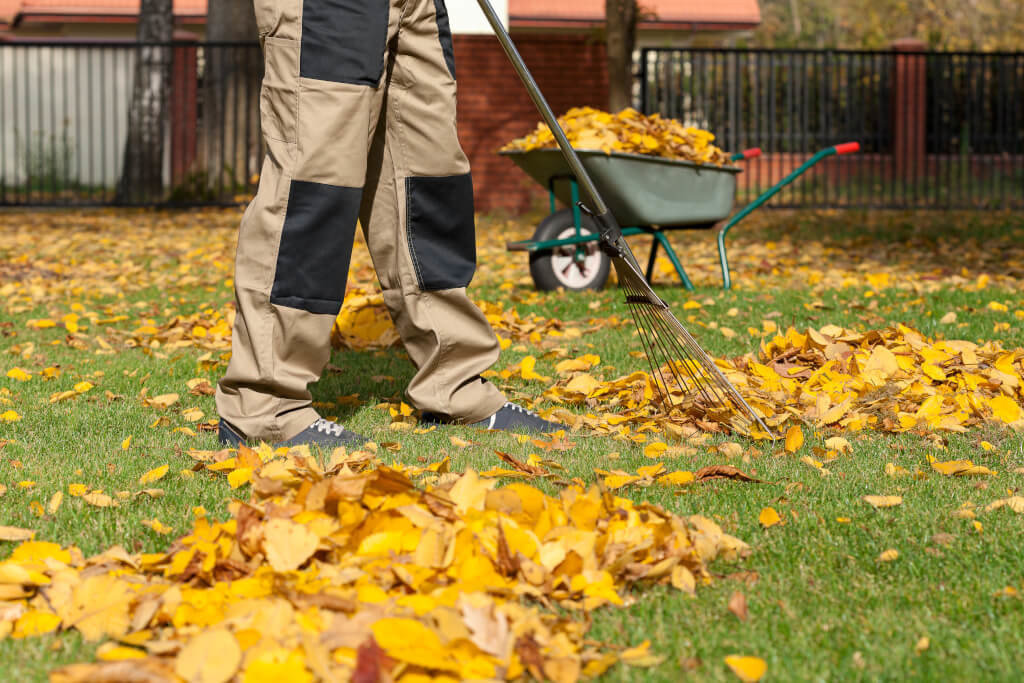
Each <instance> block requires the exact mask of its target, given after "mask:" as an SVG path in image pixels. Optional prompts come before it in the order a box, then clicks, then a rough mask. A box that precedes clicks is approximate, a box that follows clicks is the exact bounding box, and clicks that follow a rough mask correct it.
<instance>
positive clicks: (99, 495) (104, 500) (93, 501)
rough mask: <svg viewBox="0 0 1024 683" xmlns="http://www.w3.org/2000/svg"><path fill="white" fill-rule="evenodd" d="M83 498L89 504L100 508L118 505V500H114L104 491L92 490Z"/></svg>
mask: <svg viewBox="0 0 1024 683" xmlns="http://www.w3.org/2000/svg"><path fill="white" fill-rule="evenodd" d="M82 500H84V501H85V502H86V503H88V504H89V505H92V506H94V507H98V508H109V507H117V506H118V502H117V501H116V500H114V499H113V498H111V497H110V496H108V495H107V494H105V493H103V492H102V491H92V492H90V493H87V494H85V495H84V496H82Z"/></svg>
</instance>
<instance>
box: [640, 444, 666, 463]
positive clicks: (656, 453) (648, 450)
mask: <svg viewBox="0 0 1024 683" xmlns="http://www.w3.org/2000/svg"><path fill="white" fill-rule="evenodd" d="M667 450H668V444H666V443H662V442H660V441H655V442H653V443H649V444H647V446H645V447H644V456H645V457H648V458H652V459H655V460H657V459H658V458H660V457H661V456H662V455H663V454H664V453H665V451H667Z"/></svg>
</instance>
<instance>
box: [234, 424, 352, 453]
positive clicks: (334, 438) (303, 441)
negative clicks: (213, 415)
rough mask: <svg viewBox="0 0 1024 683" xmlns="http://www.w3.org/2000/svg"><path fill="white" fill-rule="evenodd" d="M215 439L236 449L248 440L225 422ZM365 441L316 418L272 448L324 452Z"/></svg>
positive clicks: (337, 425)
mask: <svg viewBox="0 0 1024 683" xmlns="http://www.w3.org/2000/svg"><path fill="white" fill-rule="evenodd" d="M217 437H218V438H219V439H220V442H221V444H223V445H225V446H231V447H235V448H237V447H238V446H239V445H241V444H243V443H246V442H247V441H248V440H247V439H246V438H245V437H244V436H242V433H241V432H240V431H239V430H237V429H235V427H234V425H232V424H230V423H228V422H227V421H226V420H223V419H222V420H221V421H220V427H219V428H218V430H217ZM366 442H367V439H366V438H364V437H362V436H360V435H359V434H356V433H355V432H352V431H349V430H347V429H345V428H344V427H342V426H341V425H340V424H338V423H337V422H331V421H330V420H325V419H323V418H322V417H318V418H317V420H316V422H314V423H313V424H311V425H310V426H308V427H306V428H305V429H303V430H302V431H301V432H299V433H298V434H296V435H295V436H293V437H292V438H290V439H288V440H286V441H279V442H277V443H275V444H272V445H273V446H303V445H309V446H319V447H320V448H322V449H324V450H328V449H334V448H338V447H339V446H362V445H363V444H365V443H366Z"/></svg>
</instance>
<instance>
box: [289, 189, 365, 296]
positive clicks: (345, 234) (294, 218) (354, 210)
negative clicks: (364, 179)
mask: <svg viewBox="0 0 1024 683" xmlns="http://www.w3.org/2000/svg"><path fill="white" fill-rule="evenodd" d="M362 194H363V190H362V188H358V187H336V186H334V185H324V184H322V183H309V182H304V181H300V180H293V181H292V185H291V191H290V192H289V194H288V211H287V213H286V214H285V218H284V229H283V230H282V232H281V246H280V248H279V249H278V252H277V269H276V270H275V272H274V286H273V288H272V289H271V290H270V303H272V304H277V305H279V306H287V307H289V308H299V309H302V310H304V311H309V312H310V313H329V314H331V315H337V314H338V311H340V310H341V302H342V300H343V299H344V298H345V281H346V280H347V278H348V265H349V261H350V260H351V258H352V240H353V239H354V238H355V233H356V219H357V218H358V216H359V203H360V201H361V199H362Z"/></svg>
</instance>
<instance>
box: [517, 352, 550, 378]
mask: <svg viewBox="0 0 1024 683" xmlns="http://www.w3.org/2000/svg"><path fill="white" fill-rule="evenodd" d="M535 367H537V359H536V358H534V357H533V356H527V357H526V358H523V360H521V361H520V362H519V372H520V375H521V376H522V378H523V379H525V380H534V379H536V380H540V381H542V382H549V381H551V378H550V377H545V376H544V375H541V374H538V373H537V372H535V371H534V368H535Z"/></svg>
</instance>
